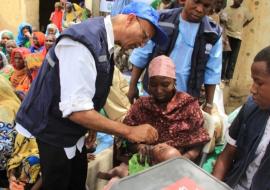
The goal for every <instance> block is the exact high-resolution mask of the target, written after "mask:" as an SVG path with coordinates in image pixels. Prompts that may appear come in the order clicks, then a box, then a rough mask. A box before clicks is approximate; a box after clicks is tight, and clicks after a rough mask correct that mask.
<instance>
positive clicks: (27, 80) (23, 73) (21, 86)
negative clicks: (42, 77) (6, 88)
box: [10, 47, 32, 92]
mask: <svg viewBox="0 0 270 190" xmlns="http://www.w3.org/2000/svg"><path fill="white" fill-rule="evenodd" d="M15 53H20V55H21V56H22V58H23V59H25V57H26V55H28V54H30V50H29V49H27V48H23V47H21V48H15V49H13V51H12V53H11V61H10V62H11V64H12V65H13V67H14V73H13V74H12V76H11V78H10V81H11V84H12V86H13V87H14V88H15V89H16V90H19V91H23V92H27V91H28V90H29V87H30V84H31V82H32V77H31V74H30V73H29V70H28V69H27V67H25V68H24V69H21V70H17V69H16V64H15V61H14V56H15Z"/></svg>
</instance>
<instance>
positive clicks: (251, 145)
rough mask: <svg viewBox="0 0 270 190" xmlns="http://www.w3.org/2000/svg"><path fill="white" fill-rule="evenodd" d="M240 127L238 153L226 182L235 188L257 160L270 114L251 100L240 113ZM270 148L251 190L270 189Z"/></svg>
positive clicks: (237, 143)
mask: <svg viewBox="0 0 270 190" xmlns="http://www.w3.org/2000/svg"><path fill="white" fill-rule="evenodd" d="M239 114H240V115H239V120H240V126H239V131H238V137H237V139H236V145H237V153H236V158H235V160H234V163H233V167H232V169H231V170H230V172H229V173H228V175H227V176H226V178H225V182H226V183H227V184H228V185H229V186H231V187H235V185H236V184H238V182H239V180H240V178H241V177H242V176H243V175H245V172H246V169H247V167H248V166H249V164H250V163H251V162H252V161H253V160H254V159H255V157H256V155H255V152H256V150H257V148H258V145H259V143H260V141H261V139H262V136H263V134H264V131H265V127H266V123H267V120H268V118H269V112H268V111H264V110H261V109H260V108H259V107H258V106H257V105H256V104H255V103H254V102H253V100H252V99H251V98H250V99H249V100H248V101H247V103H246V104H245V105H244V107H243V110H242V111H241V112H240V113H239ZM269 168H270V146H269V145H268V147H267V150H266V152H265V155H264V157H263V159H262V161H261V164H260V166H259V168H258V170H257V172H256V173H255V175H254V177H253V180H252V185H251V188H250V190H267V189H270V180H269V178H270V169H269Z"/></svg>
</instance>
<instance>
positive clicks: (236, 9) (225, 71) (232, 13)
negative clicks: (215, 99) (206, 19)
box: [221, 0, 253, 81]
mask: <svg viewBox="0 0 270 190" xmlns="http://www.w3.org/2000/svg"><path fill="white" fill-rule="evenodd" d="M242 3H243V0H233V4H232V5H231V6H228V7H226V8H225V10H224V13H223V14H224V16H223V18H226V19H223V20H222V21H223V22H224V23H225V29H226V30H225V31H226V34H227V36H228V40H229V44H230V47H231V51H227V52H224V54H223V63H222V79H224V80H226V81H227V80H231V79H232V77H233V73H234V68H235V65H236V61H237V57H238V53H239V50H240V47H241V40H242V34H243V28H244V27H245V26H247V25H248V24H249V23H250V22H251V21H252V20H253V16H252V14H251V12H250V11H249V10H248V9H247V8H246V7H245V6H243V5H242ZM221 19H222V17H221Z"/></svg>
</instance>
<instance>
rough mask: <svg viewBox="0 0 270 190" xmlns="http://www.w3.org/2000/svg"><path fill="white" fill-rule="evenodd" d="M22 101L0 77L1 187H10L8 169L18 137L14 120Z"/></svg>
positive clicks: (6, 81)
mask: <svg viewBox="0 0 270 190" xmlns="http://www.w3.org/2000/svg"><path fill="white" fill-rule="evenodd" d="M19 106H20V100H19V99H18V97H17V96H16V94H15V93H14V91H13V88H12V86H11V85H10V82H9V81H8V80H6V79H5V78H4V77H3V76H1V75H0V187H8V179H7V174H6V167H7V162H8V159H9V158H10V157H11V154H12V152H13V144H14V141H15V137H16V130H15V128H14V120H15V116H16V113H17V111H18V109H19Z"/></svg>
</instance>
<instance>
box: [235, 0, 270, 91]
mask: <svg viewBox="0 0 270 190" xmlns="http://www.w3.org/2000/svg"><path fill="white" fill-rule="evenodd" d="M245 4H246V6H247V7H248V8H249V9H250V11H251V12H252V13H253V15H254V20H253V21H252V22H251V23H250V24H249V25H248V26H247V27H246V28H245V30H244V36H243V40H242V45H241V50H240V53H239V56H238V60H237V65H236V68H235V73H234V77H233V81H232V83H231V90H230V91H231V94H233V95H234V96H244V95H247V94H249V88H250V85H251V83H252V79H251V77H250V67H251V64H252V61H253V58H254V56H255V55H256V54H257V52H258V51H260V50H261V49H262V48H264V47H266V46H268V45H270V35H269V28H270V16H269V10H270V1H269V0H246V1H245Z"/></svg>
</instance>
